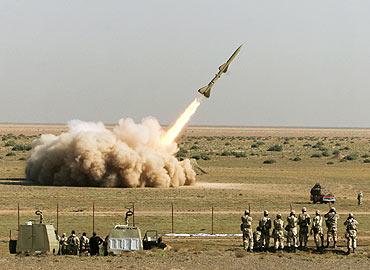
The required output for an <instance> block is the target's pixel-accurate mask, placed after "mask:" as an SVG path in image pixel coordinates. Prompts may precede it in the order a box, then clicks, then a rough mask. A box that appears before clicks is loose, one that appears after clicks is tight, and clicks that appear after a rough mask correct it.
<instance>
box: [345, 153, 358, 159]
mask: <svg viewBox="0 0 370 270" xmlns="http://www.w3.org/2000/svg"><path fill="white" fill-rule="evenodd" d="M344 159H346V160H356V159H357V154H356V153H352V154H349V155H347V156H345V157H344Z"/></svg>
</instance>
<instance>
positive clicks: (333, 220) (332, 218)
mask: <svg viewBox="0 0 370 270" xmlns="http://www.w3.org/2000/svg"><path fill="white" fill-rule="evenodd" d="M324 217H325V218H326V221H325V223H326V227H327V228H328V233H327V238H326V247H329V243H330V239H331V238H332V239H333V242H334V244H333V247H334V248H336V247H337V241H338V235H337V231H338V229H337V228H338V227H337V224H338V219H339V215H338V214H337V212H336V210H335V208H334V207H331V208H330V211H329V212H328V213H326V214H325V215H324Z"/></svg>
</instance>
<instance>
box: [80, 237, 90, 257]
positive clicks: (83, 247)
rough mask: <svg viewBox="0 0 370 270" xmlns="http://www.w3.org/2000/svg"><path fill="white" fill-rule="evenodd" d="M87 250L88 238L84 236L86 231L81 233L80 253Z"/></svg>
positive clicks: (85, 252) (84, 252)
mask: <svg viewBox="0 0 370 270" xmlns="http://www.w3.org/2000/svg"><path fill="white" fill-rule="evenodd" d="M88 252H89V238H87V237H86V233H83V234H82V236H81V238H80V254H85V255H86V254H87V253H88Z"/></svg>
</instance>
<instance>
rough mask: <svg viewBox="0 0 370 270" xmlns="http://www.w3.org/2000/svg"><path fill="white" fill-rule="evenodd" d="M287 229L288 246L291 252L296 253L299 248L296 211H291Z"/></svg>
mask: <svg viewBox="0 0 370 270" xmlns="http://www.w3.org/2000/svg"><path fill="white" fill-rule="evenodd" d="M287 223H288V224H287V227H286V230H287V232H288V235H287V246H288V248H289V251H293V252H296V251H297V247H298V239H297V238H298V237H297V236H298V230H297V225H298V218H297V217H296V216H295V211H294V210H291V211H290V215H289V217H288V218H287Z"/></svg>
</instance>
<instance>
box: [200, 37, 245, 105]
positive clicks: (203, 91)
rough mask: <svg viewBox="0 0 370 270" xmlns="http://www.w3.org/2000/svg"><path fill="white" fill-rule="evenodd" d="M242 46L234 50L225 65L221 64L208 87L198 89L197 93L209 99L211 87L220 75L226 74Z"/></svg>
mask: <svg viewBox="0 0 370 270" xmlns="http://www.w3.org/2000/svg"><path fill="white" fill-rule="evenodd" d="M242 46H243V44H242V45H240V46H239V48H237V49H236V50H235V52H234V53H233V54H232V55H231V56H230V58H229V59H228V60H227V61H226V63H224V64H222V65H221V66H220V67H219V68H218V72H217V74H216V75H215V77H214V78H213V79H212V80H211V81H210V82H209V83H208V85H206V86H204V87H202V88H200V89H199V90H198V92H199V93H201V94H202V95H203V96H205V97H207V98H209V96H210V94H211V90H212V87H213V85H214V84H215V82H216V81H217V80H218V79H219V78H220V77H221V75H222V73H226V72H227V70H228V69H229V65H230V63H231V62H232V61H233V60H234V58H235V57H236V55H237V54H238V53H239V51H240V49H241V47H242Z"/></svg>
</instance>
